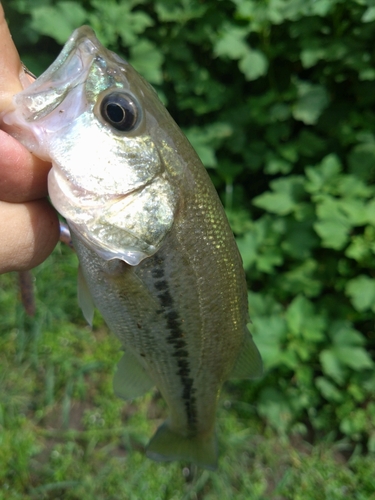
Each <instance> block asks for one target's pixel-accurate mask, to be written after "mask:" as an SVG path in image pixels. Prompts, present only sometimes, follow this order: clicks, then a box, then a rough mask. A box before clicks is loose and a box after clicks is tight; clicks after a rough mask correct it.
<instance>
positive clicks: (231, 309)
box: [3, 27, 262, 469]
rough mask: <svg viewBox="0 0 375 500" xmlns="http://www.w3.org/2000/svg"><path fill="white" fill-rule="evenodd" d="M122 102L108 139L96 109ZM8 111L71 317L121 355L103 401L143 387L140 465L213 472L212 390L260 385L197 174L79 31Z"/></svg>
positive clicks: (165, 128)
mask: <svg viewBox="0 0 375 500" xmlns="http://www.w3.org/2000/svg"><path fill="white" fill-rule="evenodd" d="M124 91H125V93H126V95H127V96H129V95H130V96H131V98H134V100H135V102H136V103H137V104H136V106H138V113H139V114H138V117H137V120H138V122H137V124H136V126H135V127H134V128H133V129H131V130H129V131H126V132H121V133H120V132H119V131H118V130H114V129H113V128H112V127H111V126H109V125H108V123H106V122H105V120H103V117H102V115H101V108H100V106H101V103H102V102H103V99H104V98H105V97H106V96H107V95H109V94H110V93H111V92H120V93H121V92H124ZM15 104H16V110H15V111H14V112H13V113H9V114H8V115H6V116H5V117H4V118H3V120H4V122H5V126H6V127H7V129H8V130H11V131H12V130H13V135H15V137H17V138H18V139H19V140H21V142H24V144H26V145H27V146H28V147H29V149H30V150H32V151H34V152H35V154H37V155H38V156H40V157H42V158H45V159H51V160H52V162H53V169H52V171H51V173H50V177H49V192H50V196H51V199H52V202H53V204H54V205H55V207H56V208H57V210H59V211H60V213H62V215H64V216H65V217H66V218H67V221H68V223H69V226H70V228H71V232H72V239H73V243H74V247H75V249H76V251H77V254H78V257H79V261H80V274H79V300H80V304H81V307H82V309H83V311H84V314H85V316H86V318H87V319H88V320H89V321H90V320H91V318H92V314H93V307H94V305H95V306H96V307H97V308H98V309H99V311H100V312H101V314H102V315H103V317H104V319H105V321H106V323H107V324H108V326H109V327H110V329H111V330H112V331H113V332H114V333H115V334H116V335H117V336H118V337H119V338H120V340H121V342H122V343H123V345H124V349H125V353H124V356H123V358H122V359H121V360H120V363H119V368H118V371H117V373H116V375H115V380H114V389H115V392H116V393H117V394H119V395H120V396H122V397H124V398H133V397H136V396H138V395H140V394H142V393H143V392H145V391H146V390H148V389H149V388H151V387H152V386H154V385H156V386H157V387H158V388H159V390H160V392H161V394H162V396H163V398H164V399H165V401H166V403H167V405H168V408H169V412H170V415H169V418H168V420H167V422H166V423H165V424H163V426H161V427H160V429H159V430H158V431H157V433H156V435H155V436H154V438H153V439H152V440H151V442H150V444H149V446H148V455H149V456H150V457H151V458H154V459H157V460H173V459H185V460H190V461H192V462H195V463H196V464H198V465H200V466H202V467H206V468H211V469H212V468H215V467H216V463H217V450H216V444H215V437H214V423H215V413H216V407H217V402H218V397H219V394H220V390H221V387H222V385H223V383H224V381H225V380H227V379H228V378H229V377H230V376H231V375H234V376H238V377H249V378H255V377H258V376H260V375H261V372H262V363H261V359H260V356H259V353H258V350H257V349H256V347H255V345H254V343H253V341H252V339H251V336H250V334H249V332H248V330H247V327H246V324H247V322H248V317H247V290H246V282H245V275H244V271H243V268H242V261H241V257H240V255H239V252H238V250H237V247H236V244H235V241H234V238H233V234H232V232H231V229H230V227H229V224H228V222H227V219H226V216H225V213H224V210H223V207H222V205H221V202H220V200H219V198H218V196H217V193H216V191H215V189H214V187H213V185H212V183H211V181H210V179H209V176H208V174H207V172H206V170H205V169H204V167H203V165H202V163H201V162H200V160H199V158H198V156H197V155H196V153H195V152H194V150H193V148H192V147H191V145H190V144H189V142H188V141H187V139H186V138H185V137H184V135H183V134H182V132H181V131H180V129H179V128H178V126H177V125H176V124H175V122H174V121H173V120H172V118H171V117H170V115H169V114H168V112H167V111H166V109H165V108H164V106H163V105H162V104H161V102H160V101H159V100H158V98H157V96H156V93H155V91H154V90H153V89H152V87H151V86H149V85H148V84H147V83H146V82H145V81H144V80H143V79H142V78H141V77H140V76H139V75H138V74H137V73H136V72H135V70H134V69H133V68H132V67H131V66H130V65H128V64H127V63H126V62H124V61H122V60H121V59H120V58H119V57H118V56H116V55H115V54H113V53H111V52H109V51H108V50H106V49H105V48H104V47H102V46H101V45H100V43H99V42H98V40H97V39H96V37H95V35H94V33H93V32H92V30H91V29H90V28H88V27H82V28H80V29H79V30H76V32H74V33H73V35H72V37H71V38H70V40H69V41H68V42H67V44H66V46H65V47H64V49H63V51H62V53H61V55H60V56H59V58H58V59H57V61H56V62H55V63H54V65H52V66H51V67H50V68H49V69H48V70H47V71H46V72H45V73H44V74H43V75H42V76H41V77H40V78H39V79H38V80H37V81H36V83H35V84H33V86H31V87H30V88H28V89H26V90H25V91H24V92H23V93H22V94H19V95H18V96H16V98H15Z"/></svg>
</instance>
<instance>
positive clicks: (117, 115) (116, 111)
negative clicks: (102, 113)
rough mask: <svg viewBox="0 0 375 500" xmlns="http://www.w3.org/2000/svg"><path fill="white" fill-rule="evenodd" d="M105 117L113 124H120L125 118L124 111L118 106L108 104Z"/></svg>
mask: <svg viewBox="0 0 375 500" xmlns="http://www.w3.org/2000/svg"><path fill="white" fill-rule="evenodd" d="M107 115H108V118H110V119H111V120H112V121H113V122H114V123H121V122H122V121H123V119H124V118H125V110H124V108H122V107H121V106H120V105H119V104H108V106H107Z"/></svg>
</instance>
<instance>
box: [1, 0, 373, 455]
mask: <svg viewBox="0 0 375 500" xmlns="http://www.w3.org/2000/svg"><path fill="white" fill-rule="evenodd" d="M5 10H6V12H7V15H8V17H9V21H10V27H11V30H12V32H13V34H14V38H15V41H16V43H17V45H18V47H19V49H20V52H21V55H22V57H23V60H24V61H25V63H26V64H27V65H28V66H29V67H30V69H31V70H33V71H35V72H36V73H39V72H41V71H42V69H44V68H45V67H46V65H47V64H48V63H49V62H50V61H51V60H52V59H54V57H55V56H56V54H57V51H58V46H59V44H61V43H63V42H64V41H65V40H66V39H67V37H68V35H69V34H70V32H71V31H72V29H74V28H75V27H77V26H78V25H80V24H83V23H88V24H90V25H91V26H92V27H93V28H94V29H95V30H96V32H97V35H98V36H99V38H100V39H101V41H102V42H103V43H104V44H105V45H106V46H108V47H109V48H110V49H112V50H114V51H115V52H117V53H119V54H120V55H123V56H124V57H125V58H127V59H128V60H129V61H130V62H131V63H132V64H133V65H134V66H135V68H136V69H138V70H139V71H140V72H141V73H142V74H143V75H144V76H145V78H146V79H148V80H149V81H150V82H151V83H152V84H154V86H155V87H156V89H157V90H158V92H159V95H160V96H161V98H162V99H163V100H164V102H165V103H166V104H167V106H168V108H169V110H170V112H171V113H172V115H173V116H174V118H175V119H176V121H177V122H178V123H179V125H180V126H181V127H182V128H183V129H184V131H185V132H186V134H187V136H188V138H189V139H190V140H191V142H192V144H193V145H194V146H195V148H196V150H197V152H198V153H199V154H200V156H201V158H202V161H203V162H204V163H205V165H206V166H207V167H209V169H210V174H211V176H212V179H213V181H214V183H215V185H216V187H217V189H218V191H219V193H220V195H221V196H222V200H223V203H224V205H225V208H226V210H227V212H228V216H229V218H230V221H231V224H232V227H233V230H234V232H235V234H236V237H237V239H238V245H239V248H240V251H241V253H242V256H243V260H244V266H245V269H246V272H247V276H248V283H249V288H250V290H251V292H249V303H250V311H251V317H252V322H253V328H252V330H253V333H254V337H255V339H256V342H257V344H258V346H259V347H260V350H261V352H262V355H263V358H264V361H265V366H266V375H265V377H264V379H263V380H261V381H260V382H259V383H257V384H255V385H253V386H252V388H251V389H249V388H248V384H246V385H245V384H244V383H238V384H236V385H233V386H232V387H234V388H237V389H238V390H239V391H241V392H239V394H240V397H243V398H252V399H253V400H254V401H255V404H256V407H257V409H258V412H259V414H260V415H261V416H262V417H263V418H264V419H265V420H266V421H267V422H268V423H270V424H271V425H273V426H274V427H276V428H277V429H278V430H279V431H280V432H288V431H290V430H291V429H298V430H303V429H306V428H310V429H312V430H313V431H314V432H315V433H317V432H318V433H319V432H324V433H332V432H333V433H334V435H335V436H336V437H338V436H340V435H344V436H348V437H350V438H351V439H352V440H354V441H358V442H362V443H365V444H366V445H367V446H368V448H369V449H370V450H371V451H375V398H374V388H375V374H374V360H373V358H374V349H375V334H374V321H373V315H374V312H375V258H374V252H375V199H374V194H375V186H374V184H373V181H374V177H375V168H374V167H375V135H374V134H375V132H374V131H375V112H374V104H375V69H374V68H375V60H374V59H375V53H374V51H373V39H374V36H373V33H374V29H375V6H374V3H373V1H372V0H352V1H350V2H348V1H345V0H268V1H266V0H264V1H259V0H230V1H229V0H227V1H224V0H222V1H220V0H206V1H205V2H202V1H198V0H190V1H188V0H179V1H172V0H157V1H152V2H151V1H149V0H123V1H121V0H118V1H116V0H112V1H108V2H101V1H100V0H81V2H70V1H57V2H55V1H52V0H36V1H34V2H24V1H23V0H13V1H9V2H5Z"/></svg>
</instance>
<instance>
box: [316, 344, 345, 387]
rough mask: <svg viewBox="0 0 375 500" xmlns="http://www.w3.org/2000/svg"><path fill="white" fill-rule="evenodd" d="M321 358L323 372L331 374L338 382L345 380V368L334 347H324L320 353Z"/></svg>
mask: <svg viewBox="0 0 375 500" xmlns="http://www.w3.org/2000/svg"><path fill="white" fill-rule="evenodd" d="M319 358H320V362H321V364H322V369H323V373H325V374H326V375H329V376H330V377H331V378H333V380H334V381H335V382H337V383H338V384H341V383H342V382H343V381H344V370H343V368H342V366H341V363H340V361H339V360H338V358H337V355H336V352H335V351H334V349H324V350H323V351H322V352H321V353H320V356H319Z"/></svg>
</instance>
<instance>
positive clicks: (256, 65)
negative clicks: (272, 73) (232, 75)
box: [238, 48, 268, 80]
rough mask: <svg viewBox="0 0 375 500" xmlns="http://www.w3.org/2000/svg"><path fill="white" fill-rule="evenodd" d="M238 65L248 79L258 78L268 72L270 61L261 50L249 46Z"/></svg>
mask: <svg viewBox="0 0 375 500" xmlns="http://www.w3.org/2000/svg"><path fill="white" fill-rule="evenodd" d="M238 66H239V68H240V70H241V71H242V73H243V74H244V75H245V78H246V80H256V79H257V78H259V77H260V76H263V75H265V74H266V73H267V69H268V61H267V58H266V57H265V55H264V54H263V53H262V52H261V51H260V50H255V49H251V48H248V49H247V50H246V54H245V55H244V56H243V57H241V59H240V62H239V63H238Z"/></svg>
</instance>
